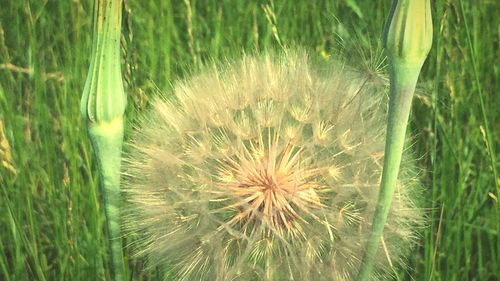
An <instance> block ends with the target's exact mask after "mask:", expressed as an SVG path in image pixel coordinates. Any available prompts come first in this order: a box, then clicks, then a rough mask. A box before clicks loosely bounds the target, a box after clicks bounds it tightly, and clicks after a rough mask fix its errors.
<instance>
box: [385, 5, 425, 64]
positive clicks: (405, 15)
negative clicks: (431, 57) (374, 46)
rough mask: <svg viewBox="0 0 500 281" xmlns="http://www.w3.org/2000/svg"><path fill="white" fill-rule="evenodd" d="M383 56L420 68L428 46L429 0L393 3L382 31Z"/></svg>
mask: <svg viewBox="0 0 500 281" xmlns="http://www.w3.org/2000/svg"><path fill="white" fill-rule="evenodd" d="M383 39H384V45H385V48H386V51H387V56H388V57H389V59H390V60H392V61H394V62H396V63H405V64H409V65H415V66H418V67H419V68H420V66H421V65H422V64H423V63H424V61H425V59H426V58H427V54H428V53H429V50H430V49H431V45H432V18H431V6H430V1H429V0H394V1H393V2H392V7H391V11H390V14H389V17H388V18H387V22H386V25H385V30H384V38H383Z"/></svg>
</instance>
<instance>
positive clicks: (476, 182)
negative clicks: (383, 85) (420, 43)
mask: <svg viewBox="0 0 500 281" xmlns="http://www.w3.org/2000/svg"><path fill="white" fill-rule="evenodd" d="M432 6H433V13H434V14H433V21H434V45H433V48H432V50H431V54H430V57H429V59H428V60H427V62H426V64H425V65H424V68H423V70H422V75H421V78H420V89H419V91H418V93H417V98H416V99H415V100H414V107H413V108H414V110H413V114H412V116H411V126H410V134H411V135H412V136H413V141H412V144H413V145H412V148H411V149H413V150H415V151H416V154H417V155H418V156H419V157H418V164H419V165H420V166H421V167H422V168H423V172H422V174H423V180H424V184H425V188H426V189H425V194H426V201H425V206H424V207H425V208H426V210H427V213H428V216H429V226H428V227H427V228H425V229H423V230H422V239H421V245H420V246H419V247H418V249H416V250H415V251H414V255H412V256H411V257H410V259H409V261H408V263H409V269H406V270H400V274H399V276H398V278H399V279H400V280H417V281H420V280H436V281H437V280H442V281H454V280H478V281H494V280H500V238H499V230H500V227H499V225H500V217H499V212H498V209H497V207H498V200H497V197H498V193H497V192H498V185H500V178H499V175H498V174H497V176H496V177H497V178H496V179H495V176H494V170H495V169H494V166H496V170H497V171H500V162H498V160H497V161H496V163H495V159H500V153H499V151H500V148H499V143H500V137H499V134H500V113H499V111H500V94H498V91H499V90H500V85H499V80H500V75H499V74H500V69H499V68H500V46H499V45H500V16H499V14H498V13H499V11H500V2H499V1H497V0H478V1H473V0H463V1H461V0H439V1H433V3H432ZM389 7H390V1H389V0H385V1H373V0H329V1H306V0H303V1H284V0H283V1H281V0H280V1H278V0H275V1H229V0H227V1H218V0H203V1H202V0H198V1H196V0H184V1H180V0H179V1H171V0H156V1H140V0H127V1H126V3H125V6H124V22H123V24H124V26H123V28H124V29H123V40H122V46H123V61H124V66H123V70H124V76H125V80H126V87H127V93H128V96H129V106H128V110H127V115H128V118H129V120H133V119H134V118H135V116H136V115H137V113H139V112H140V111H142V110H144V109H146V108H147V106H148V102H149V100H150V98H151V97H152V96H153V95H155V92H157V89H158V88H159V89H162V90H168V88H169V83H171V82H172V81H174V80H175V79H177V78H179V77H183V76H185V75H186V74H188V73H189V72H190V71H192V69H197V67H198V66H200V65H201V64H202V63H204V62H207V61H209V60H215V61H218V60H227V59H234V58H238V57H239V56H241V54H242V53H243V52H245V53H254V52H259V51H263V50H266V49H280V48H281V47H282V46H291V47H293V46H300V47H302V48H305V49H307V50H309V51H310V52H311V53H312V56H313V57H318V58H321V59H324V60H327V59H328V58H329V57H335V56H336V54H337V53H339V51H338V49H339V47H343V50H344V53H345V54H347V55H348V56H351V57H350V58H349V60H352V61H353V62H359V63H357V65H358V66H359V67H365V68H366V70H367V71H375V70H376V71H379V70H380V66H378V67H376V66H377V65H378V63H379V62H381V61H382V60H383V56H381V54H383V53H381V51H380V36H381V32H382V29H383V25H384V21H385V17H386V16H387V13H388V9H389ZM91 32H92V1H91V0H72V1H58V0H32V1H26V0H0V189H1V191H0V214H1V215H0V280H13V281H17V280H109V274H110V272H109V267H108V257H107V251H106V250H107V248H106V239H105V236H104V225H103V222H104V221H103V220H104V215H103V211H102V207H100V206H99V201H100V194H99V190H98V188H97V184H98V183H97V172H96V165H95V159H94V157H93V155H92V151H91V149H90V144H89V140H88V138H87V134H86V126H85V124H84V123H83V121H82V119H81V117H80V113H79V102H80V96H81V93H82V89H83V84H84V81H85V77H86V72H87V68H88V65H89V59H90V49H91V39H92V34H91ZM373 68H377V69H375V70H374V69H373ZM481 98H482V99H483V102H482V103H481ZM485 120H487V122H488V123H489V125H488V126H487V125H486V122H485ZM129 127H130V125H129ZM129 129H130V128H129ZM488 134H489V135H490V138H489V139H491V142H490V141H488V137H487V135H488ZM495 153H496V155H495ZM128 262H129V263H128V264H129V266H128V271H129V274H130V276H131V278H132V279H133V280H159V279H160V273H159V272H157V271H154V270H152V271H151V270H150V271H148V272H144V271H143V266H144V261H142V260H138V259H130V258H129V259H128ZM410 268H411V269H410ZM408 271H409V272H408ZM410 275H411V277H410Z"/></svg>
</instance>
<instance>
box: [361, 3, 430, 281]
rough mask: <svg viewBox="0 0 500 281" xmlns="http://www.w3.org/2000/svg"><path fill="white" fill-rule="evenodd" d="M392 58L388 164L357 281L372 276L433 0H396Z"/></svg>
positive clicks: (387, 38)
mask: <svg viewBox="0 0 500 281" xmlns="http://www.w3.org/2000/svg"><path fill="white" fill-rule="evenodd" d="M383 39H384V45H385V49H386V53H387V57H388V61H389V71H390V72H389V74H390V83H391V84H390V96H389V112H388V116H387V134H386V143H385V152H384V168H383V171H382V180H381V183H380V193H379V199H378V203H377V207H376V209H375V214H374V217H373V223H372V232H371V234H370V237H369V239H368V242H367V244H366V250H365V254H364V257H363V260H362V263H361V267H360V269H359V271H358V275H357V278H356V280H357V281H367V280H370V278H371V275H372V271H373V267H374V264H375V259H376V255H377V250H378V248H379V244H380V240H381V239H383V237H382V235H383V232H384V226H385V223H386V221H387V216H388V214H389V210H390V207H391V204H392V198H393V195H394V191H395V189H396V185H397V179H398V173H399V166H400V164H401V158H402V154H403V148H404V143H405V135H406V127H407V124H408V118H409V115H410V109H411V103H412V99H413V93H414V91H415V86H416V84H417V80H418V76H419V74H420V70H421V68H422V65H423V64H424V61H425V59H426V58H427V55H428V53H429V51H430V48H431V46H432V19H431V8H430V1H429V0H393V2H392V6H391V10H390V13H389V16H388V17H387V22H386V26H385V30H384V38H383Z"/></svg>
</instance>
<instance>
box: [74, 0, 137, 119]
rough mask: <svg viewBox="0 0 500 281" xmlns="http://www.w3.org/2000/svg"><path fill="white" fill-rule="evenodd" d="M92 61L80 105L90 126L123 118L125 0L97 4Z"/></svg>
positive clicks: (101, 0)
mask: <svg viewBox="0 0 500 281" xmlns="http://www.w3.org/2000/svg"><path fill="white" fill-rule="evenodd" d="M94 9H95V10H94V16H95V18H94V37H93V43H92V57H91V65H90V67H89V72H88V74H87V80H86V82H85V87H84V90H83V95H82V99H81V103H80V112H81V114H82V116H83V118H84V119H86V120H88V121H89V123H101V122H107V123H109V122H111V121H113V120H114V119H116V118H121V117H122V116H123V113H124V111H125V106H126V103H127V101H126V96H125V91H124V89H123V80H122V74H121V67H120V34H121V33H120V32H121V30H120V29H121V0H111V1H110V0H106V1H104V0H96V2H95V6H94Z"/></svg>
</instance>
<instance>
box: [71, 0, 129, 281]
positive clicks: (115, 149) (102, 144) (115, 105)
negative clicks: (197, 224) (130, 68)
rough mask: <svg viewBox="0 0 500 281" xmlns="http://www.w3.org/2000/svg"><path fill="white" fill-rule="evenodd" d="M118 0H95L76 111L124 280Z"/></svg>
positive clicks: (116, 273)
mask: <svg viewBox="0 0 500 281" xmlns="http://www.w3.org/2000/svg"><path fill="white" fill-rule="evenodd" d="M121 5H122V0H95V2H94V34H93V42H92V58H91V64H90V67H89V72H88V75H87V80H86V82H85V88H84V90H83V95H82V100H81V105H80V111H81V113H82V116H83V118H84V119H85V120H86V121H87V122H88V129H89V135H90V138H91V140H92V144H93V147H94V150H95V155H96V157H97V162H98V166H99V172H100V179H101V181H100V183H101V192H102V195H103V204H104V210H105V215H106V230H107V235H108V238H109V253H110V262H111V264H110V265H111V271H112V275H113V277H114V280H116V281H121V280H123V279H124V262H123V251H122V240H121V231H120V213H119V207H120V163H121V151H122V140H123V113H124V111H125V106H126V96H125V92H124V89H123V80H122V74H121V64H120V55H121V52H120V37H121V17H122V16H121V12H122V8H121V7H122V6H121Z"/></svg>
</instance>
